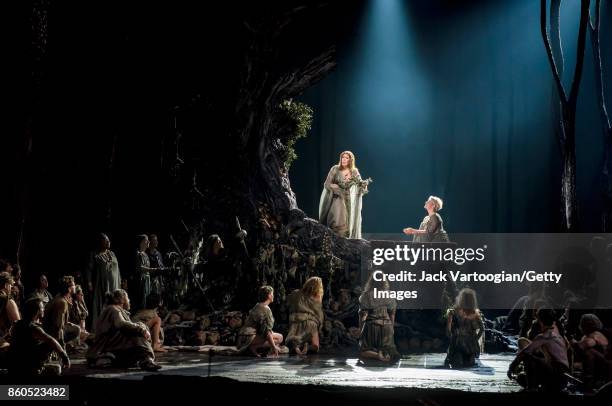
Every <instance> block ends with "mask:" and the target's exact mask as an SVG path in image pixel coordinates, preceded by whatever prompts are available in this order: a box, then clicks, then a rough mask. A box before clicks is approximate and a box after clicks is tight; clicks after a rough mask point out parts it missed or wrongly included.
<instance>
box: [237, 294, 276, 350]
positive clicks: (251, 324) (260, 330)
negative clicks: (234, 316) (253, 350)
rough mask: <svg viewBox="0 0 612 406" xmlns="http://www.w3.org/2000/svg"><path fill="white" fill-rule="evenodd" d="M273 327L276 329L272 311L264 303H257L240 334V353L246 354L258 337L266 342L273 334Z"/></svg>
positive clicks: (238, 343)
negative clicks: (271, 333)
mask: <svg viewBox="0 0 612 406" xmlns="http://www.w3.org/2000/svg"><path fill="white" fill-rule="evenodd" d="M272 327H274V316H272V310H270V308H269V307H268V306H266V305H264V304H263V303H257V304H256V305H255V306H253V308H252V309H251V310H250V311H249V315H248V317H247V319H246V321H245V323H244V326H242V328H241V329H240V332H239V333H238V340H237V342H236V347H237V348H238V351H239V352H246V350H248V349H249V346H250V345H251V343H252V342H253V340H255V337H256V336H260V337H262V338H263V339H264V340H265V339H266V338H267V337H268V333H270V332H272Z"/></svg>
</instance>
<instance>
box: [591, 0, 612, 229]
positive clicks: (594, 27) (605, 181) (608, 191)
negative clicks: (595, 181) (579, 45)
mask: <svg viewBox="0 0 612 406" xmlns="http://www.w3.org/2000/svg"><path fill="white" fill-rule="evenodd" d="M600 13H601V0H596V2H595V21H594V22H593V21H592V20H591V19H589V31H590V34H591V36H590V38H591V48H592V50H593V67H594V69H595V88H596V91H597V105H598V106H599V115H600V117H601V129H602V132H603V137H604V155H603V163H602V168H601V183H600V185H601V194H602V199H603V211H602V217H601V227H602V231H605V232H607V231H609V230H610V227H611V226H612V224H611V223H612V176H611V175H610V171H611V170H612V162H611V159H610V152H611V151H612V126H611V125H610V118H609V116H608V110H607V107H606V95H605V92H604V85H603V66H602V61H601V46H600V41H599V32H600V31H599V27H600Z"/></svg>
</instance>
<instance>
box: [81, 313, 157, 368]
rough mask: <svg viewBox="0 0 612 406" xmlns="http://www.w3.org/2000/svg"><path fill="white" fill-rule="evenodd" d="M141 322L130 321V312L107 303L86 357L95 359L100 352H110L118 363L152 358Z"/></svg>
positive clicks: (151, 349)
mask: <svg viewBox="0 0 612 406" xmlns="http://www.w3.org/2000/svg"><path fill="white" fill-rule="evenodd" d="M146 328H147V327H146V326H145V325H144V324H143V323H134V322H132V321H130V313H129V312H128V311H126V310H125V309H123V308H121V307H120V306H118V305H108V306H106V307H105V308H104V310H103V311H102V313H101V314H100V318H99V319H98V321H97V323H96V338H95V340H94V343H93V345H92V346H91V347H89V350H88V351H87V358H88V359H90V360H95V359H96V357H97V356H98V355H100V354H103V353H106V352H110V353H112V354H113V355H115V357H116V358H117V361H118V362H120V363H130V362H134V361H140V360H144V359H146V358H151V359H154V358H155V355H154V353H153V348H152V347H151V342H150V341H148V340H147V339H145V338H144V336H143V335H142V330H143V329H146Z"/></svg>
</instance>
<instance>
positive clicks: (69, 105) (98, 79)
mask: <svg viewBox="0 0 612 406" xmlns="http://www.w3.org/2000/svg"><path fill="white" fill-rule="evenodd" d="M35 3H37V2H22V3H20V4H19V5H18V6H17V7H18V8H16V9H14V10H11V12H10V13H5V14H4V17H5V18H6V19H7V20H10V21H9V22H10V24H9V25H8V27H10V29H9V31H10V32H9V35H8V36H7V37H8V39H9V41H8V42H9V43H10V47H9V48H10V49H9V52H11V53H10V54H8V58H7V59H6V60H7V65H8V66H7V67H8V68H9V70H10V72H11V73H10V74H9V75H7V76H6V77H5V80H6V81H7V84H8V85H10V86H9V87H10V89H11V90H10V91H7V92H6V93H5V94H4V95H3V97H4V98H5V102H7V105H8V106H9V108H8V109H7V110H5V114H6V117H5V120H3V121H4V130H5V135H4V136H2V137H1V143H2V144H1V145H0V147H1V148H0V151H1V152H2V157H3V158H2V160H1V165H2V167H1V168H0V173H1V176H2V185H3V186H2V187H3V189H4V191H5V195H6V198H5V199H3V203H2V204H3V206H4V209H3V210H2V217H1V219H0V226H1V227H0V229H1V230H2V235H1V236H0V238H1V244H0V257H6V258H8V259H9V260H13V261H14V260H15V256H16V249H17V245H18V241H19V238H18V237H19V235H21V244H22V249H23V247H27V252H28V253H30V254H29V255H28V256H27V257H26V258H22V261H21V262H22V265H23V267H24V270H25V271H26V272H25V275H24V277H25V279H26V282H30V283H31V281H32V280H33V279H34V278H35V277H36V275H37V274H38V273H41V272H45V273H48V274H51V275H55V276H59V275H63V274H74V273H75V272H79V271H82V270H83V266H84V263H85V258H86V257H87V253H88V251H89V250H90V249H91V248H92V247H93V241H94V237H95V236H96V233H98V232H100V231H104V232H107V233H108V234H109V236H110V238H111V241H112V246H113V248H114V249H115V251H116V252H117V253H118V255H119V259H120V263H121V264H122V265H121V267H122V272H126V271H129V265H128V264H129V260H128V258H131V256H132V253H133V251H134V250H135V243H134V236H135V235H136V234H138V233H143V232H146V233H150V232H156V233H158V234H160V235H161V245H162V247H161V248H162V250H164V251H165V250H167V249H170V248H171V247H170V246H169V242H168V239H167V235H168V233H169V232H171V231H173V232H175V233H176V230H177V229H180V217H181V215H180V214H181V213H180V209H181V207H183V205H184V203H185V201H184V200H185V193H187V194H188V185H175V184H173V183H172V182H171V180H170V178H169V177H168V171H167V169H168V167H167V165H168V164H167V160H168V157H169V156H171V155H172V148H173V147H172V145H171V143H170V141H169V140H171V139H172V136H173V134H174V130H173V111H174V109H175V107H176V106H185V105H188V104H189V103H192V102H193V100H194V98H195V99H199V100H201V101H202V103H204V104H206V103H211V104H215V105H223V103H224V102H225V101H226V100H232V98H231V97H230V96H233V95H234V94H235V92H237V91H239V89H240V83H239V82H238V81H236V80H235V75H234V72H235V70H236V69H238V67H240V66H241V64H242V62H243V60H244V57H245V53H246V52H247V51H248V49H246V45H245V43H244V42H242V40H241V38H242V37H241V36H240V35H238V34H239V33H241V32H243V31H244V29H245V28H244V25H243V24H242V14H243V13H244V14H246V13H249V12H252V11H253V9H254V8H261V10H258V12H261V13H265V12H266V8H271V7H274V3H266V4H265V5H262V4H254V3H257V2H229V3H227V2H224V3H223V4H222V5H221V4H212V3H211V4H208V3H206V4H204V3H196V2H194V3H180V4H177V3H176V2H169V1H166V2H160V3H155V4H153V3H150V2H129V3H128V2H120V1H108V2H103V3H92V2H81V1H62V2H45V3H48V4H49V6H48V8H47V9H48V13H47V14H46V15H45V24H46V25H47V27H48V31H47V34H48V35H47V36H45V37H44V41H43V40H41V39H40V38H37V37H36V35H35V34H36V33H35V32H33V31H32V18H33V16H32V5H33V4H35ZM38 3H40V2H38ZM342 3H343V4H335V5H334V7H330V8H329V14H327V16H326V19H328V20H332V21H333V20H335V21H336V23H335V24H333V28H332V29H328V28H325V29H322V30H321V32H320V33H319V35H321V36H328V35H329V36H333V37H334V38H336V40H337V51H338V53H337V62H338V66H337V68H336V70H335V71H334V72H333V73H332V74H331V75H330V76H328V77H327V78H326V79H324V80H323V81H322V82H320V83H319V84H318V85H316V86H315V87H313V88H312V89H310V90H309V91H307V92H306V93H305V94H304V95H303V96H302V98H301V100H302V101H304V102H306V103H308V104H310V105H311V106H312V107H313V108H314V123H313V129H312V131H311V133H310V135H309V137H308V138H307V139H304V140H301V141H299V142H298V147H297V153H298V155H299V159H298V160H297V161H295V162H294V164H293V167H292V169H291V171H290V177H291V180H292V188H293V190H294V191H295V192H296V194H297V199H298V200H297V201H298V205H299V206H300V207H301V208H302V209H303V210H304V211H305V212H306V213H307V214H308V215H309V216H312V217H316V216H317V215H316V212H317V207H318V199H319V194H320V191H321V186H322V182H323V180H324V177H325V175H326V174H327V171H328V170H329V167H330V166H331V165H332V164H334V163H336V162H337V157H338V154H339V152H340V151H342V150H345V149H349V150H352V151H354V152H355V153H356V155H357V164H358V166H359V168H360V170H361V173H362V175H364V176H365V177H368V176H371V177H372V178H373V179H374V183H373V185H372V187H371V193H370V194H369V195H368V196H366V197H365V201H364V209H363V218H364V232H366V233H368V232H369V233H372V232H395V231H399V230H400V229H401V228H402V227H404V226H408V225H411V226H418V223H419V221H420V219H421V218H422V216H423V215H424V211H423V210H422V204H423V202H424V200H425V198H426V197H427V196H428V195H430V194H435V195H438V196H440V197H442V198H443V199H445V202H446V204H445V208H444V210H443V212H442V215H443V216H444V218H445V224H446V227H447V229H448V230H449V232H451V233H452V232H459V231H460V232H474V231H480V232H513V231H516V232H518V231H521V232H530V231H542V232H545V231H556V224H557V223H558V219H559V214H558V212H559V210H558V202H559V198H558V196H559V186H558V183H559V172H560V166H559V159H558V156H559V154H558V149H557V146H556V141H555V139H554V136H553V120H552V102H551V100H552V95H553V93H552V90H553V89H552V76H551V73H550V70H549V67H548V63H547V61H546V57H545V51H544V47H543V44H542V40H541V37H540V35H539V25H538V18H539V2H538V1H536V0H516V1H443V0H435V1H430V0H414V1H406V2H401V1H393V0H384V1H351V2H342ZM578 3H579V2H577V1H576V2H574V1H568V2H564V3H563V8H562V22H561V27H562V31H563V41H564V51H565V56H566V74H565V75H564V77H565V78H566V79H567V78H570V77H571V72H572V70H573V66H574V60H575V57H574V54H575V42H576V41H575V37H576V32H577V24H578V11H579V4H578ZM604 3H606V2H604ZM611 14H612V10H610V5H609V4H605V5H604V7H603V12H602V55H603V58H604V63H605V67H604V69H605V71H606V83H607V84H609V85H608V88H609V87H610V86H612V85H610V83H612V81H611V79H612V77H611V75H612V73H611V72H612V68H609V66H610V63H609V55H611V54H612V52H610V51H611V50H612V41H610V37H611V35H610V33H611V32H612V26H611V23H612V16H611ZM322 27H328V24H324V25H323V24H322ZM41 44H42V45H41ZM41 49H44V52H41V51H40V50H41ZM285 49H291V46H290V44H289V46H287V47H286V48H285ZM290 52H294V53H295V54H296V55H298V54H299V53H300V48H299V47H296V48H293V49H291V51H290ZM566 83H567V80H566ZM609 93H610V92H609V91H608V94H609ZM609 98H610V97H609ZM595 100H596V99H595V93H594V85H593V68H592V55H591V51H590V45H589V44H588V39H587V51H586V55H585V69H584V77H583V82H582V85H581V92H580V98H579V102H578V124H577V125H578V129H577V140H578V196H579V203H580V214H581V221H582V227H583V229H584V230H585V231H597V230H598V224H599V220H598V216H599V208H600V205H601V204H600V198H599V194H598V189H597V180H598V171H599V167H600V165H601V160H602V154H603V152H602V144H603V142H602V137H601V131H600V125H601V124H600V121H599V115H598V114H599V113H598V110H597V107H596V105H595ZM220 110H222V109H220ZM227 120H231V117H228V118H227ZM207 123H208V121H207V119H206V117H205V116H203V117H202V120H201V121H200V122H199V123H198V131H200V133H201V137H200V138H198V139H197V140H196V141H195V142H197V143H199V145H204V146H206V147H207V148H209V149H210V156H214V154H215V148H219V147H218V146H216V145H217V144H218V142H219V140H222V139H223V137H224V135H225V133H224V128H221V127H217V126H214V125H211V126H208V125H207ZM26 151H30V152H29V153H26ZM186 156H189V151H187V152H186ZM190 158H194V159H195V158H197V157H190ZM200 176H207V177H221V178H222V177H223V176H224V175H223V173H217V172H215V171H214V170H213V171H211V173H206V174H200ZM230 187H231V185H230ZM24 213H25V214H24ZM24 216H25V217H24ZM22 218H25V219H26V221H25V223H23V224H24V227H23V228H22ZM20 230H23V233H20ZM210 231H214V230H210ZM177 238H178V239H179V240H180V236H178V235H177ZM29 286H32V285H31V284H30V285H29Z"/></svg>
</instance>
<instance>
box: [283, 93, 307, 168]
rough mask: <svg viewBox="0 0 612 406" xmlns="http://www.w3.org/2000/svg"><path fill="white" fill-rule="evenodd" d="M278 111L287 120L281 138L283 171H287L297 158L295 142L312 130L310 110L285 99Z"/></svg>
mask: <svg viewBox="0 0 612 406" xmlns="http://www.w3.org/2000/svg"><path fill="white" fill-rule="evenodd" d="M280 109H281V111H282V112H284V115H285V118H286V119H287V122H286V126H285V129H286V132H285V136H284V137H281V140H282V141H283V143H284V145H285V151H284V154H283V155H284V156H283V160H284V163H285V169H286V170H289V168H290V167H291V164H292V163H293V161H294V160H295V159H296V158H297V154H296V153H295V143H296V141H297V140H299V139H300V138H304V137H306V135H307V134H308V131H310V129H311V128H312V108H311V107H310V106H308V105H307V104H304V103H300V102H296V101H293V100H292V99H287V100H283V102H282V103H281V104H280Z"/></svg>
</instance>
